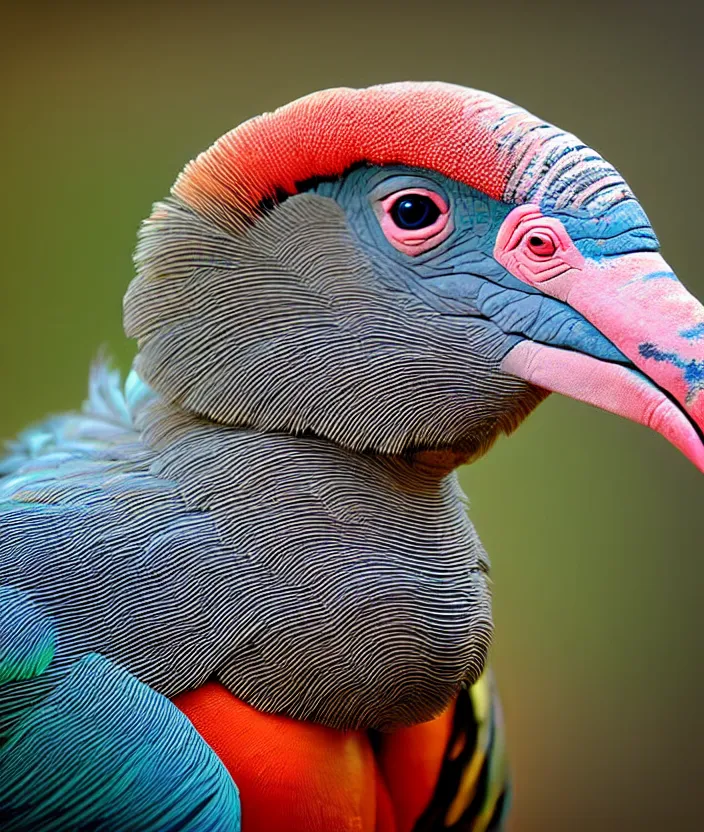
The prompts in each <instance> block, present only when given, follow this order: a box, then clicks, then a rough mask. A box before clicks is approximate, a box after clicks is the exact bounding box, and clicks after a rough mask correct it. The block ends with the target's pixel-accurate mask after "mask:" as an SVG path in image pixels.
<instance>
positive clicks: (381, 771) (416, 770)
mask: <svg viewBox="0 0 704 832" xmlns="http://www.w3.org/2000/svg"><path fill="white" fill-rule="evenodd" d="M174 702H175V704H176V705H177V706H178V707H179V708H180V709H181V710H182V711H183V712H184V713H185V714H186V716H187V717H188V718H189V719H190V720H191V722H192V723H193V724H194V726H195V727H196V729H197V730H198V732H199V733H200V735H201V736H202V737H203V738H204V739H205V741H206V742H207V743H208V745H210V746H211V748H213V749H214V751H215V752H216V754H217V755H218V756H219V757H220V759H221V760H222V761H223V763H224V764H225V766H226V768H227V770H228V771H229V772H230V774H231V775H232V777H233V779H234V781H235V782H236V783H237V786H238V788H239V790H240V799H241V802H242V829H243V830H244V832H281V830H283V829H285V830H287V832H410V830H411V829H412V827H413V824H414V822H415V820H416V819H417V818H418V816H419V815H420V814H421V812H422V811H423V808H424V806H425V805H426V803H427V801H428V800H429V798H430V796H431V794H432V791H433V788H434V785H435V781H436V780H437V776H438V772H439V770H440V764H441V760H442V756H443V752H444V749H445V745H446V743H447V738H448V736H449V729H450V723H451V718H452V717H451V714H452V708H450V709H448V711H447V712H446V713H445V714H443V715H442V716H441V717H439V718H438V719H436V720H433V721H432V722H429V723H425V724H423V725H419V726H416V727H415V728H407V729H402V730H401V731H398V732H397V733H395V734H391V735H388V736H383V737H382V740H381V745H380V750H379V752H378V754H379V756H378V758H376V757H375V755H374V752H373V750H372V746H371V743H370V741H369V737H368V736H367V734H366V732H364V731H336V730H334V729H332V728H326V727H324V726H322V725H315V724H313V723H309V722H299V721H297V720H293V719H289V718H288V717H282V716H275V715H272V714H265V713H261V712H260V711H257V710H255V709H254V708H252V707H250V706H249V705H247V704H245V703H244V702H242V701H240V700H239V699H237V698H236V697H234V696H233V695H232V694H231V693H229V692H228V691H227V690H226V689H225V688H224V687H222V686H221V685H219V684H217V683H215V682H208V683H207V684H205V685H203V686H202V687H201V688H198V689H197V690H194V691H188V692H186V693H183V694H180V695H179V696H177V697H176V698H175V699H174Z"/></svg>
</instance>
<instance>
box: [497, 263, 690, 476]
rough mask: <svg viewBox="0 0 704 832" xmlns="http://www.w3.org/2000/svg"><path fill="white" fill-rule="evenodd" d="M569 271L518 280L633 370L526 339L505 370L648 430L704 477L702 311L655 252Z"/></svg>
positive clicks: (508, 358) (510, 355)
mask: <svg viewBox="0 0 704 832" xmlns="http://www.w3.org/2000/svg"><path fill="white" fill-rule="evenodd" d="M502 256H503V257H504V258H506V259H507V262H508V257H509V256H510V255H509V253H508V252H507V253H506V254H505V255H502ZM573 266H574V268H572V269H570V270H569V271H566V272H564V273H561V274H557V275H549V276H548V277H547V278H544V279H543V280H542V282H539V283H538V282H536V281H535V278H533V277H524V274H527V272H526V271H525V270H523V274H519V273H517V276H520V277H521V279H525V280H526V282H530V283H532V284H533V285H535V286H536V288H539V289H540V290H541V291H542V292H544V293H545V294H548V295H551V296H552V297H555V298H557V299H558V300H562V301H564V302H565V303H567V304H569V305H570V306H571V307H572V308H573V309H575V310H577V311H578V312H580V313H581V314H582V315H583V316H584V317H585V318H586V319H587V320H588V321H590V323H592V324H593V325H594V326H595V327H596V328H597V329H598V330H599V331H600V332H601V333H602V334H603V335H604V336H605V337H606V338H608V339H609V340H610V341H611V342H612V343H613V344H614V345H615V346H616V347H617V348H618V349H619V350H620V351H621V352H622V353H623V354H624V355H625V356H627V358H628V359H630V361H631V362H632V364H633V366H625V365H623V364H616V363H611V362H608V361H602V360H599V359H597V358H593V357H591V356H589V355H584V354H582V353H579V352H571V351H569V350H562V349H557V348H554V347H550V346H545V345H543V344H539V343H536V342H533V341H522V342H520V343H519V344H518V345H517V346H515V347H514V348H513V349H512V350H511V352H509V353H508V355H507V356H506V358H505V359H504V361H503V364H502V369H503V370H504V371H505V372H507V373H510V374H512V375H516V376H520V377H521V378H524V379H527V380H528V381H531V382H532V383H533V384H536V385H538V386H539V387H544V388H546V389H547V390H552V391H555V392H557V393H563V394H565V395H567V396H571V397H572V398H575V399H579V400H580V401H584V402H588V403H589V404H593V405H596V406H597V407H600V408H603V409H604V410H608V411H611V412H612V413H618V414H620V415H621V416H625V417H627V418H629V419H632V420H633V421H635V422H639V423H641V424H643V425H647V426H648V427H651V428H653V430H656V431H658V432H659V433H661V434H662V435H663V436H665V437H666V438H667V439H668V440H669V441H670V442H671V443H672V444H673V445H675V446H676V447H677V448H679V449H680V450H681V451H682V453H684V455H685V456H686V457H687V458H688V459H690V460H691V461H692V462H693V463H694V464H695V465H696V466H697V467H698V468H699V470H700V471H704V441H703V440H702V437H703V436H704V307H703V306H702V305H701V304H700V303H699V301H697V300H696V298H694V297H693V296H692V295H691V294H690V293H689V292H688V291H687V290H686V289H685V288H684V286H683V285H682V284H681V283H680V282H679V281H678V280H677V278H676V277H675V275H674V273H673V272H672V270H671V269H670V267H669V266H668V265H667V263H666V262H665V261H664V260H663V258H662V257H661V256H660V255H659V254H656V253H654V252H653V253H651V252H648V253H634V254H624V255H621V256H619V257H604V258H603V259H602V260H588V259H582V258H580V259H579V261H577V260H575V261H574V263H573ZM516 268H517V269H520V266H517V267H516ZM512 271H514V269H512Z"/></svg>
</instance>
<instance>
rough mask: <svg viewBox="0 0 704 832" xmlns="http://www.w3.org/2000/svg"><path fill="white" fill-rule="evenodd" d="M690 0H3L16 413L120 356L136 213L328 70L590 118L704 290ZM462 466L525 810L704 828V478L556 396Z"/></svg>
mask: <svg viewBox="0 0 704 832" xmlns="http://www.w3.org/2000/svg"><path fill="white" fill-rule="evenodd" d="M689 5H690V4H689V3H685V2H680V0H670V2H668V3H662V4H660V5H658V6H657V8H655V7H653V8H650V7H648V6H644V5H643V4H639V5H636V4H631V3H625V2H624V3H618V2H611V3H604V4H598V3H597V4H594V3H570V4H565V3H563V4H555V5H554V6H551V5H548V4H546V3H542V4H541V3H532V4H522V5H521V4H516V5H515V6H514V5H511V4H506V3H490V2H488V0H485V2H482V3H473V2H462V3H460V2H455V3H443V2H430V0H428V2H426V3H420V2H410V0H409V2H406V3H403V4H400V3H399V4H396V3H393V4H392V3H381V2H377V3H374V4H371V5H364V4H360V3H353V4H352V3H350V4H338V5H332V4H325V3H320V4H315V3H312V2H303V3H296V4H292V5H290V6H289V5H285V4H284V3H279V4H266V3H257V4H251V5H249V6H245V5H238V4H236V3H231V4H224V3H214V4H208V3H207V2H203V3H198V4H193V5H188V4H186V3H174V2H172V3H163V4H155V5H149V4H144V3H143V4H140V5H134V6H132V5H130V4H121V5H120V6H119V7H115V8H112V7H110V6H109V5H108V6H99V5H97V4H94V5H93V6H88V5H86V6H76V5H74V6H69V5H63V4H60V3H59V4H52V5H51V6H49V5H46V6H36V5H35V6H32V5H31V4H29V5H28V4H21V5H20V4H16V5H8V4H5V5H4V6H3V15H2V21H3V23H2V51H1V54H0V63H1V65H2V70H3V73H2V77H3V88H4V92H5V95H4V100H5V105H4V118H3V129H2V131H1V132H0V145H1V149H2V197H3V198H2V205H1V207H0V212H1V214H2V222H1V223H0V231H1V233H2V254H3V263H2V273H1V277H0V298H1V301H2V302H1V304H0V362H1V366H0V369H1V376H0V377H1V380H2V390H3V393H4V402H5V405H4V407H3V408H2V411H1V412H0V435H2V436H5V437H9V436H11V435H12V434H13V433H14V432H15V431H17V430H18V429H19V428H21V427H22V426H23V425H24V424H25V423H26V422H28V421H29V420H33V419H36V418H38V417H40V416H42V415H44V414H45V413H47V412H51V411H57V410H61V409H65V408H72V407H75V406H76V405H77V404H78V403H80V401H81V400H82V398H83V395H84V392H85V389H86V368H87V365H88V363H89V362H90V360H91V359H92V358H93V357H94V355H95V354H96V351H97V348H98V347H99V346H100V345H101V344H106V345H107V346H108V347H109V350H110V351H111V352H112V353H113V354H114V355H115V357H116V359H117V361H118V363H119V364H120V366H122V367H123V368H127V367H128V366H129V362H130V360H131V357H132V355H133V346H132V344H130V343H129V342H127V341H126V340H125V338H124V336H123V335H122V331H121V321H120V314H121V306H120V304H121V297H122V294H123V292H124V289H125V287H126V286H127V283H128V281H129V280H130V277H131V274H132V266H131V261H130V256H131V251H132V248H133V244H134V239H135V231H136V229H137V226H138V224H139V221H140V220H141V219H142V218H143V217H144V216H146V215H147V214H148V213H149V210H150V205H151V203H152V202H153V201H154V200H156V199H158V198H160V197H162V196H163V195H165V194H166V193H167V191H168V189H169V186H170V184H171V183H172V181H173V179H174V178H175V176H176V174H177V173H178V171H179V169H180V168H181V166H182V165H183V164H184V163H185V162H186V161H187V160H188V159H189V158H191V157H192V156H193V155H194V154H196V153H197V152H198V151H199V150H201V149H203V148H205V147H206V146H207V145H209V144H210V143H211V142H212V141H213V140H214V139H215V138H216V137H217V136H219V135H220V134H221V133H223V132H225V131H226V130H228V129H229V128H231V127H233V126H234V125H236V124H237V123H239V122H240V121H242V120H243V119H245V118H247V117H249V116H251V115H254V114H256V113H258V112H260V111H262V110H267V109H271V108H273V107H276V106H277V105H279V104H282V103H285V102H287V101H289V100H290V99H292V98H295V97H297V96H299V95H302V94H304V93H307V92H309V91H312V90H314V89H319V88H322V87H329V86H336V85H351V86H364V85H367V84H371V83H377V82H382V81H389V80H402V79H441V80H447V81H454V82H457V83H460V84H465V85H467V86H475V87H479V88H481V89H487V90H491V91H492V92H495V93H498V94H500V95H502V96H504V97H506V98H509V99H511V100H513V101H516V102H517V103H520V104H522V105H523V106H525V107H527V108H528V109H529V110H532V111H534V112H536V113H537V114H539V115H541V116H542V117H544V118H546V119H547V120H549V121H553V122H555V123H557V124H559V125H560V126H562V127H564V128H566V129H569V130H571V131H573V132H575V133H576V134H577V135H579V136H580V137H581V138H583V139H584V140H585V141H587V142H588V143H589V144H591V145H593V146H594V147H596V148H597V149H598V150H600V151H601V152H602V153H603V154H604V155H605V156H606V157H607V158H608V159H609V160H610V161H611V162H612V163H614V164H615V165H616V167H617V168H618V169H619V170H620V171H621V172H622V173H623V174H624V176H625V177H626V179H627V180H628V181H629V182H630V184H631V185H632V187H633V188H634V190H635V191H636V193H637V194H638V196H639V197H640V199H641V201H642V202H643V204H644V206H645V208H646V211H647V212H648V213H649V215H650V217H651V219H652V221H653V224H654V226H655V228H656V230H657V231H658V233H659V235H660V239H661V241H662V244H663V249H664V253H665V256H666V257H667V259H668V260H669V261H670V262H671V264H672V265H673V267H674V268H675V270H676V271H677V272H678V273H679V274H680V276H681V277H682V278H683V280H684V281H685V283H687V285H688V286H689V287H690V288H691V289H692V290H693V291H694V292H695V293H698V294H699V295H700V297H704V274H702V267H701V264H700V261H701V240H702V230H701V208H700V205H701V192H702V185H703V184H704V183H703V181H702V154H701V146H702V126H703V118H702V105H701V96H700V79H701V69H702V46H703V45H704V41H703V37H702V31H703V29H702V22H704V21H703V20H702V12H701V11H700V10H698V9H696V8H692V9H690V8H689ZM692 5H693V4H692ZM631 6H632V8H633V9H634V10H631V9H630V8H629V7H631ZM635 9H637V11H635ZM462 479H463V483H464V486H465V489H466V491H467V492H468V494H469V496H470V500H471V516H472V519H473V520H474V522H475V524H476V525H477V527H478V529H479V532H480V533H481V535H482V538H483V540H484V542H485V544H486V546H487V548H488V550H489V553H490V554H491V556H492V559H493V565H494V572H493V577H494V590H495V617H496V625H497V634H496V641H495V648H494V661H495V665H496V667H497V671H498V676H499V681H500V684H501V687H502V690H503V698H504V703H505V711H506V717H507V721H508V730H509V745H510V752H511V756H512V759H513V765H514V770H515V786H516V798H515V810H514V814H513V821H512V829H513V830H514V832H529V831H530V832H533V830H593V829H600V830H636V829H658V828H659V829H663V830H671V829H677V830H695V829H704V811H703V810H702V808H701V806H700V789H701V786H702V774H703V772H704V765H703V764H702V760H701V753H702V751H701V749H702V748H704V731H703V730H702V729H703V727H704V726H703V722H704V721H703V720H702V717H701V713H700V707H699V706H700V701H701V698H702V696H701V690H702V681H703V676H704V674H702V671H701V668H700V661H701V658H702V644H703V639H702V632H703V629H704V628H703V627H702V625H703V624H704V604H703V603H702V601H703V599H704V593H703V588H704V583H703V580H702V579H703V577H704V565H703V564H702V561H701V554H702V535H701V522H702V516H703V514H704V512H703V509H704V504H703V501H702V497H703V496H704V490H703V481H702V478H701V475H699V474H697V472H696V471H695V469H694V468H693V467H692V466H691V465H690V464H689V463H688V462H687V461H686V460H685V459H684V458H683V457H681V456H680V455H679V454H678V453H677V452H676V451H675V450H674V449H673V448H671V447H670V446H669V445H667V444H666V443H665V441H664V440H663V439H661V438H660V437H658V436H657V435H655V434H651V433H650V432H649V431H647V430H646V429H645V428H641V427H639V426H636V425H633V424H630V423H626V422H623V421H620V420H619V419H617V418H616V417H613V416H610V415H607V414H604V413H601V412H597V411H594V410H592V409H590V408H588V407H586V406H583V405H579V404H577V403H574V402H571V401H567V400H562V399H559V398H558V397H555V396H553V397H551V398H550V399H549V400H548V402H546V403H545V404H544V405H542V406H541V407H540V408H539V410H538V411H537V412H536V413H535V414H534V415H533V416H532V417H531V418H530V419H529V420H528V421H527V423H526V424H525V425H524V426H523V427H522V428H521V429H520V430H519V432H518V433H517V434H516V435H515V436H514V437H512V438H511V439H510V440H503V441H502V442H500V443H499V445H498V446H497V447H496V448H495V449H494V450H493V451H492V452H491V453H490V454H489V456H488V457H486V458H485V459H484V460H482V461H481V462H479V463H477V464H476V465H475V466H473V467H471V468H468V469H465V470H464V471H463V472H462ZM331 832H332V831H331Z"/></svg>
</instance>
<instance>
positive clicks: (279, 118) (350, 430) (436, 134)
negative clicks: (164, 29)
mask: <svg viewBox="0 0 704 832" xmlns="http://www.w3.org/2000/svg"><path fill="white" fill-rule="evenodd" d="M136 263H137V269H138V275H137V277H136V278H135V280H134V281H133V282H132V284H131V286H130V288H129V290H128V292H127V295H126V297H125V326H126V331H127V333H128V334H129V335H131V336H133V337H136V338H137V339H138V342H139V350H140V351H139V355H138V359H137V369H138V372H139V373H140V375H141V376H142V377H143V378H144V380H145V381H147V382H148V383H149V384H150V385H151V386H152V387H154V388H155V389H156V390H157V391H158V392H159V393H161V394H162V395H163V396H165V397H167V398H168V399H170V400H172V401H175V402H178V403H179V404H180V405H181V406H182V407H184V408H186V409H188V410H190V411H192V412H194V413H197V414H200V415H202V416H205V417H207V418H209V419H211V420H214V421H216V422H219V423H223V424H228V425H238V426H249V427H253V428H256V429H260V430H268V431H285V432H290V433H312V434H315V435H317V436H321V437H325V438H328V439H330V440H331V441H334V442H336V443H338V444H341V445H343V446H345V447H348V448H350V449H353V450H356V451H373V452H378V453H388V454H400V453H409V452H431V453H434V452H438V451H441V452H449V453H451V454H456V455H458V458H460V459H469V458H472V457H476V456H478V455H479V454H481V453H483V452H484V451H485V450H486V449H487V448H488V447H489V446H490V445H491V443H492V442H493V441H494V439H495V438H496V437H497V436H498V435H499V434H500V433H508V432H510V431H511V430H513V429H514V428H515V427H516V426H517V425H518V424H519V423H520V422H521V420H522V419H523V418H524V417H525V416H526V415H527V414H528V413H529V412H530V411H531V410H532V409H533V408H534V407H535V406H536V405H537V404H538V403H539V402H540V401H541V400H542V399H543V398H544V397H545V396H546V395H547V392H548V391H557V392H560V393H564V394H566V395H568V396H572V397H574V398H577V399H580V400H582V401H585V402H588V403H591V404H593V405H596V406H599V407H601V408H604V409H606V410H610V411H612V412H615V413H619V414H621V415H623V416H626V417H628V418H630V419H633V420H635V421H637V422H640V423H642V424H645V425H648V426H650V427H652V428H654V429H655V430H657V431H659V432H660V433H662V434H663V435H664V436H665V437H666V438H667V439H668V440H669V441H670V442H672V443H673V444H674V445H675V446H677V447H678V448H679V449H680V450H681V451H683V452H684V453H685V455H686V456H687V457H688V458H689V459H690V460H691V461H692V462H693V463H694V464H695V465H697V466H698V467H699V468H700V469H701V470H704V443H703V442H702V428H704V308H703V307H702V306H701V305H700V304H699V303H698V301H697V300H695V299H694V298H693V297H692V296H691V295H690V294H689V293H688V292H687V291H686V289H685V288H684V287H683V286H682V284H681V283H680V282H679V281H678V280H677V278H676V277H675V275H674V274H673V272H672V270H671V269H670V268H669V266H668V265H667V263H666V262H665V261H664V260H663V258H662V257H661V255H660V253H659V243H658V240H657V237H656V236H655V234H654V232H653V230H652V228H651V226H650V223H649V221H648V219H647V217H646V215H645V213H644V211H643V209H642V208H641V206H640V204H639V203H638V201H637V200H636V199H635V197H634V196H633V194H632V192H631V190H630V189H629V187H628V186H627V185H626V183H625V182H624V180H623V179H622V177H621V176H620V175H619V174H618V173H617V172H616V171H615V170H614V168H613V167H611V166H610V165H609V164H608V163H607V162H605V161H604V160H603V159H602V158H601V156H600V155H599V154H597V153H596V152H594V151H593V150H591V149H590V148H588V147H586V146H585V145H584V144H583V143H582V142H580V141H579V140H578V139H577V138H575V137H574V136H572V135H570V134H568V133H565V132H563V131H562V130H559V129H558V128H556V127H554V126H552V125H549V124H547V123H545V122H543V121H541V120H540V119H538V118H536V117H534V116H532V115H530V114H528V113H527V112H525V111H524V110H522V109H520V108H518V107H515V106H513V105H512V104H510V103H508V102H506V101H504V100H502V99H500V98H497V97H495V96H492V95H489V94H486V93H482V92H477V91H475V90H470V89H466V88H463V87H458V86H453V85H449V84H441V83H402V84H388V85H381V86H377V87H371V88H369V89H362V90H353V89H346V88H345V89H333V90H326V91H323V92H318V93H314V94H313V95H310V96H307V97H305V98H302V99H300V100H298V101H295V102H293V103H292V104H289V105H287V106H285V107H282V108H281V109H279V110H276V111H275V112H273V113H268V114H265V115H262V116H258V117H256V118H254V119H252V120H250V121H248V122H245V123H244V124H242V125H241V126H239V127H237V128H236V129H234V130H233V131H231V132H230V133H228V134H226V135H225V136H223V137H222V138H221V139H219V140H218V141H217V142H216V143H215V144H214V145H213V146H212V147H211V148H210V149H209V150H207V151H205V152H204V153H203V154H201V155H200V156H199V157H198V158H197V159H195V160H194V161H193V162H191V163H190V164H189V165H187V167H186V168H185V170H184V171H183V173H182V174H181V176H180V177H179V178H178V180H177V181H176V183H175V185H174V187H173V189H172V194H171V196H170V197H169V198H168V199H166V200H165V201H164V202H161V203H157V205H156V206H155V208H154V211H153V213H152V215H151V217H150V218H149V219H148V220H147V221H146V222H145V224H144V226H143V228H142V232H141V236H140V242H139V246H138V250H137V255H136Z"/></svg>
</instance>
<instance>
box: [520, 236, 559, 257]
mask: <svg viewBox="0 0 704 832" xmlns="http://www.w3.org/2000/svg"><path fill="white" fill-rule="evenodd" d="M526 244H527V246H528V249H529V250H530V252H531V253H532V254H534V255H535V256H536V257H552V256H553V255H554V254H555V252H556V251H557V245H556V244H555V241H554V240H553V238H552V237H551V236H550V235H549V234H545V233H544V232H540V231H532V232H531V233H530V235H529V236H528V239H527V241H526Z"/></svg>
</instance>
